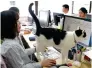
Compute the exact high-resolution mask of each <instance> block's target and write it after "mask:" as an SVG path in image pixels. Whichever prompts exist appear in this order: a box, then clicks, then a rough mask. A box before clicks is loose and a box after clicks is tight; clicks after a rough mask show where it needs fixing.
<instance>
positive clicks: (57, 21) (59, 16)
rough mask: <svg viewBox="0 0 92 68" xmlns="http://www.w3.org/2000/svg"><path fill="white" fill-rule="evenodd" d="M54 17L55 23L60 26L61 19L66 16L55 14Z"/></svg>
mask: <svg viewBox="0 0 92 68" xmlns="http://www.w3.org/2000/svg"><path fill="white" fill-rule="evenodd" d="M53 17H54V23H55V25H57V26H58V23H59V22H60V19H61V18H63V17H64V14H61V13H55V12H54V13H53Z"/></svg>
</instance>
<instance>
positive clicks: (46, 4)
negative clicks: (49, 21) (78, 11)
mask: <svg viewBox="0 0 92 68" xmlns="http://www.w3.org/2000/svg"><path fill="white" fill-rule="evenodd" d="M63 4H68V5H69V7H70V10H69V13H71V11H72V1H70V0H63V1H62V0H39V10H51V12H59V13H62V5H63Z"/></svg>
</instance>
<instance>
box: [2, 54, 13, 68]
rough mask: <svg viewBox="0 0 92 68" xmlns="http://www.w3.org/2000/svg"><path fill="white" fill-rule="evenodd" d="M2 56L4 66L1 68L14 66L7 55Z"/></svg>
mask: <svg viewBox="0 0 92 68" xmlns="http://www.w3.org/2000/svg"><path fill="white" fill-rule="evenodd" d="M1 57H2V61H3V62H4V67H1V68H13V67H12V65H11V63H10V62H9V60H8V59H7V58H6V57H4V56H1Z"/></svg>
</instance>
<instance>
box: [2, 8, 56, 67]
mask: <svg viewBox="0 0 92 68" xmlns="http://www.w3.org/2000/svg"><path fill="white" fill-rule="evenodd" d="M17 21H18V20H17V18H16V13H15V12H14V11H9V10H7V11H2V12H1V26H2V27H1V39H3V43H2V45H1V55H2V56H4V57H5V58H7V59H8V60H9V63H10V64H11V65H12V67H13V68H42V67H50V66H53V65H55V64H56V61H55V60H53V59H45V60H43V61H41V62H38V63H33V62H32V60H30V59H29V57H28V55H27V52H26V50H25V49H24V48H23V47H22V46H21V44H20V43H19V42H18V41H17V40H16V37H17V36H18V29H17V27H18V26H17ZM7 68H9V67H7Z"/></svg>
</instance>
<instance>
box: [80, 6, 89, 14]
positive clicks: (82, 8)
mask: <svg viewBox="0 0 92 68" xmlns="http://www.w3.org/2000/svg"><path fill="white" fill-rule="evenodd" d="M80 10H81V11H82V12H83V13H84V14H85V13H86V14H87V13H88V12H87V9H86V8H84V7H81V8H80Z"/></svg>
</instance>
